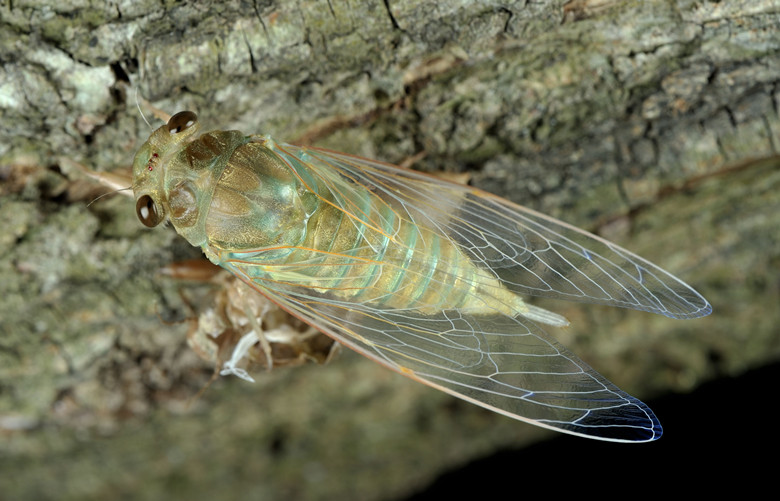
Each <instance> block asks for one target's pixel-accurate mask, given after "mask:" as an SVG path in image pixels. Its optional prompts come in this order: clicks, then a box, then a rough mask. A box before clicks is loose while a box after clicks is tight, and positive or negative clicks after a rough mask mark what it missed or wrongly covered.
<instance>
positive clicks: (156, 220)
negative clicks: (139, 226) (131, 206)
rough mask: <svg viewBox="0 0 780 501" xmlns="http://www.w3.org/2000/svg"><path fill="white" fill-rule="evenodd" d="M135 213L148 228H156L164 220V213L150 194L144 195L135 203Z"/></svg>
mask: <svg viewBox="0 0 780 501" xmlns="http://www.w3.org/2000/svg"><path fill="white" fill-rule="evenodd" d="M135 214H136V215H137V216H138V219H140V220H141V223H143V225H144V226H146V227H148V228H154V227H155V226H157V225H158V224H160V223H161V222H162V214H161V213H160V210H159V209H158V208H157V204H156V203H155V202H154V200H153V199H152V197H150V196H149V195H142V196H141V197H140V198H139V199H138V201H137V202H136V203H135Z"/></svg>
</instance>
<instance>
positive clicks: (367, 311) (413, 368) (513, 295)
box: [133, 111, 711, 441]
mask: <svg viewBox="0 0 780 501" xmlns="http://www.w3.org/2000/svg"><path fill="white" fill-rule="evenodd" d="M199 132H200V124H199V123H198V120H197V116H196V115H195V113H192V112H189V111H185V112H181V113H178V114H176V115H174V116H173V117H172V118H171V119H170V120H169V121H168V123H167V124H166V125H164V126H162V127H160V128H159V129H157V130H156V131H155V132H153V133H152V135H151V136H150V137H149V140H148V141H147V142H146V143H145V144H144V145H143V146H142V147H141V148H140V150H139V152H138V154H137V155H136V157H135V162H134V165H133V191H134V193H135V198H136V210H137V214H138V217H139V219H140V220H141V222H142V223H143V224H145V225H146V226H149V227H153V226H157V225H159V224H160V223H162V222H163V221H165V220H170V221H171V223H172V224H173V226H174V228H175V229H176V231H177V232H178V233H179V234H180V235H182V236H183V237H184V238H186V239H187V240H188V241H189V242H190V243H191V244H192V245H195V246H199V247H201V248H202V249H203V252H204V253H205V254H206V256H207V257H208V258H209V259H210V260H211V261H212V262H214V263H215V264H218V265H220V266H222V267H224V268H226V269H227V270H229V271H230V272H231V273H233V274H234V275H236V276H237V277H238V278H240V279H241V280H243V281H244V282H246V283H247V284H249V285H250V286H251V287H252V288H254V289H255V290H256V291H258V292H259V293H262V294H264V295H265V296H267V297H268V298H270V299H271V300H272V301H273V302H275V303H277V304H278V305H279V306H280V307H282V308H283V309H285V310H287V311H288V312H290V313H292V314H293V315H295V316H297V317H299V318H300V319H302V320H304V321H305V322H307V323H309V324H310V325H312V326H314V327H316V328H317V329H320V330H321V331H323V332H324V333H326V334H328V335H329V336H331V337H332V338H334V339H336V340H337V341H339V342H340V343H342V344H344V345H346V346H348V347H350V348H352V349H354V350H356V351H358V352H359V353H362V354H363V355H365V356H367V357H369V358H371V359H373V360H375V361H376V362H379V363H380V364H382V365H385V366H387V367H389V368H391V369H393V370H395V371H397V372H400V373H401V374H404V375H406V376H408V377H411V378H412V379H415V380H417V381H420V382H422V383H425V384H427V385H430V386H432V387H434V388H437V389H439V390H442V391H445V392H447V393H451V394H453V395H455V396H458V397H460V398H463V399H465V400H467V401H469V402H472V403H475V404H478V405H481V406H483V407H486V408H488V409H491V410H493V411H496V412H499V413H501V414H505V415H507V416H510V417H513V418H516V419H520V420H523V421H527V422H529V423H532V424H535V425H539V426H543V427H547V428H552V429H556V430H558V431H563V432H567V433H571V434H575V435H581V436H585V437H590V438H599V439H604V440H614V441H650V440H655V439H657V438H658V437H660V435H661V426H660V424H659V422H658V419H657V418H656V417H655V415H654V414H653V412H652V411H651V410H650V409H649V408H648V407H647V406H646V405H645V404H644V403H642V402H641V401H639V400H637V399H636V398H634V397H632V396H630V395H628V394H627V393H625V392H623V391H622V390H620V389H619V388H617V387H616V386H615V385H614V384H612V383H611V382H609V381H608V380H606V379H605V378H604V377H603V376H601V375H599V374H598V373H597V372H595V371H594V370H592V369H591V368H590V367H588V366H587V365H586V364H585V363H584V362H582V361H581V360H580V359H579V358H577V357H576V356H575V355H574V354H573V353H571V352H570V351H568V350H567V349H566V348H564V347H563V346H561V345H560V344H559V343H558V342H557V341H555V340H554V339H553V338H552V337H550V336H549V335H548V334H547V333H546V332H545V331H544V330H542V328H541V327H540V324H547V325H551V326H563V325H566V324H567V323H568V322H567V320H566V319H565V318H564V317H563V316H561V315H558V314H556V313H553V312H550V311H547V310H545V309H542V308H540V307H537V306H532V305H530V304H528V303H527V302H526V301H525V300H524V299H523V298H524V297H527V296H544V297H549V298H556V299H565V300H570V301H582V302H588V303H598V304H606V305H612V306H620V307H625V308H634V309H637V310H645V311H648V312H653V313H659V314H661V315H666V316H668V317H672V318H694V317H700V316H704V315H707V314H709V313H710V311H711V307H710V305H709V303H708V302H707V301H706V300H705V299H704V298H703V297H702V296H701V295H699V294H698V293H697V292H696V291H695V290H693V289H692V288H691V287H690V286H688V285H686V284H685V283H683V282H682V281H680V280H679V279H677V278H675V277H674V276H672V275H671V274H669V273H667V272H666V271H664V270H662V269H660V268H659V267H657V266H655V265H653V264H651V263H649V262H647V261H645V260H644V259H642V258H640V257H638V256H636V255H634V254H632V253H630V252H628V251H626V250H624V249H622V248H620V247H618V246H616V245H614V244H612V243H610V242H608V241H606V240H604V239H602V238H599V237H597V236H594V235H591V234H589V233H587V232H584V231H582V230H579V229H577V228H575V227H572V226H569V225H567V224H565V223H562V222H560V221H557V220H555V219H552V218H550V217H547V216H544V215H542V214H539V213H536V212H534V211H531V210H529V209H525V208H523V207H520V206H518V205H515V204H513V203H511V202H509V201H507V200H504V199H502V198H499V197H496V196H493V195H491V194H489V193H486V192H484V191H480V190H478V189H475V188H471V187H468V186H461V185H457V184H451V183H448V182H446V181H442V180H439V179H436V178H433V177H429V176H426V175H423V174H420V173H417V172H414V171H411V170H405V169H401V168H398V167H395V166H393V165H388V164H385V163H381V162H377V161H373V160H367V159H364V158H358V157H355V156H351V155H346V154H343V153H336V152H333V151H327V150H323V149H318V148H311V147H300V146H293V145H289V144H282V143H277V142H275V141H274V140H272V139H271V138H270V137H268V136H259V135H246V134H243V133H241V132H239V131H211V132H207V133H204V134H199Z"/></svg>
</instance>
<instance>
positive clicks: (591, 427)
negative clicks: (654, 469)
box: [225, 260, 662, 442]
mask: <svg viewBox="0 0 780 501" xmlns="http://www.w3.org/2000/svg"><path fill="white" fill-rule="evenodd" d="M225 266H226V267H227V268H228V269H230V270H231V271H232V272H233V273H234V274H236V275H237V276H239V277H240V278H242V279H243V280H245V281H247V282H248V283H250V284H251V285H253V286H254V287H255V288H256V289H257V290H258V291H260V292H262V293H264V294H266V295H267V296H269V297H270V298H271V299H272V300H274V301H276V302H277V303H279V304H280V305H281V306H282V307H283V308H285V309H287V310H288V311H289V312H290V313H292V314H294V315H296V316H298V317H300V318H301V319H303V320H304V321H306V322H308V323H310V324H312V325H315V326H316V327H317V328H319V329H321V330H323V331H324V332H325V333H327V334H329V335H330V336H332V337H333V338H335V339H337V340H338V341H339V342H341V343H342V344H345V345H347V346H348V347H350V348H352V349H354V350H356V351H358V352H359V353H362V354H363V355H365V356H367V357H369V358H371V359H373V360H375V361H377V362H379V363H381V364H382V365H385V366H387V367H389V368H391V369H393V370H396V371H398V372H400V373H402V374H404V375H406V376H409V377H411V378H413V379H416V380H418V381H420V382H422V383H425V384H428V385H430V386H432V387H434V388H437V389H439V390H442V391H445V392H447V393H450V394H452V395H455V396H458V397H460V398H463V399H465V400H468V401H470V402H472V403H475V404H478V405H481V406H483V407H486V408H488V409H491V410H493V411H496V412H499V413H501V414H504V415H507V416H510V417H513V418H515V419H520V420H523V421H527V422H530V423H533V424H536V425H539V426H544V427H548V428H553V429H557V430H559V431H564V432H567V433H572V434H576V435H583V436H588V437H591V438H600V439H604V440H613V441H630V442H642V441H651V440H655V439H657V438H658V437H660V436H661V433H662V430H661V425H660V424H659V422H658V420H657V419H656V417H655V415H654V414H653V413H652V411H651V410H650V409H649V408H648V407H647V406H646V405H645V404H643V403H642V402H641V401H639V400H637V399H636V398H634V397H632V396H630V395H628V394H626V393H625V392H623V391H621V390H620V389H619V388H617V387H616V386H615V385H613V384H612V383H610V382H609V381H608V380H606V379H605V378H604V377H603V376H601V375H599V374H598V373H596V372H595V371H593V370H592V369H591V368H590V367H588V366H587V365H586V364H585V363H584V362H583V361H581V360H580V359H578V358H577V357H576V356H575V355H574V354H572V353H571V352H569V351H568V350H567V349H566V348H564V347H563V346H561V345H560V344H558V343H557V342H556V341H555V340H553V339H552V338H550V337H549V336H548V335H547V334H546V333H545V332H544V331H543V330H542V329H541V328H539V327H538V326H536V325H535V324H534V323H532V322H530V321H528V320H526V319H524V318H523V317H521V316H518V317H511V316H508V315H500V314H492V315H491V314H488V315H485V314H478V315H472V314H469V313H468V312H466V311H462V310H444V311H440V312H438V313H435V314H431V315H422V314H420V313H419V312H418V311H416V310H414V309H394V310H388V309H382V308H375V307H372V306H371V305H368V304H360V303H350V302H343V301H338V300H334V299H332V298H330V297H328V295H327V294H322V293H319V292H315V291H313V290H309V289H307V288H305V287H302V286H300V285H297V284H289V283H279V282H270V281H266V280H263V279H262V278H261V277H260V276H259V275H258V274H257V273H256V270H253V269H252V268H253V265H251V264H250V263H247V262H243V261H230V260H228V262H226V263H225Z"/></svg>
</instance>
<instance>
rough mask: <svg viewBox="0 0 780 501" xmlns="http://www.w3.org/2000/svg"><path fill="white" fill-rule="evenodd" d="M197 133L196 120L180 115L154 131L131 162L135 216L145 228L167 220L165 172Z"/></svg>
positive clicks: (188, 114) (183, 114)
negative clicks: (172, 159) (167, 166)
mask: <svg viewBox="0 0 780 501" xmlns="http://www.w3.org/2000/svg"><path fill="white" fill-rule="evenodd" d="M198 129H200V124H199V123H198V117H197V115H196V114H195V113H193V112H191V111H182V112H180V113H177V114H175V115H173V116H172V117H171V119H170V120H168V123H167V124H165V125H163V126H162V127H160V128H159V129H157V130H156V131H154V132H153V133H152V135H151V136H149V139H148V140H147V141H146V142H145V143H144V144H143V146H141V148H140V149H139V150H138V153H136V155H135V160H134V161H133V193H134V194H135V200H136V205H135V208H136V214H137V215H138V219H140V220H141V223H143V224H144V225H145V226H148V227H150V228H153V227H155V226H157V225H158V224H160V223H162V222H163V221H165V220H166V218H167V217H168V216H169V214H168V209H169V204H168V193H166V186H165V183H166V175H165V173H166V169H165V168H164V166H166V165H168V164H169V163H170V160H171V158H172V157H174V156H175V155H176V154H177V153H178V152H179V151H180V150H181V148H182V146H183V145H185V144H187V143H188V142H189V141H192V139H193V138H194V137H196V134H197V132H198Z"/></svg>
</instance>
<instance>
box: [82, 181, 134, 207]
mask: <svg viewBox="0 0 780 501" xmlns="http://www.w3.org/2000/svg"><path fill="white" fill-rule="evenodd" d="M132 189H133V187H132V186H128V187H126V188H119V189H118V190H113V191H109V192H108V193H103V194H102V195H100V196H99V197H97V198H95V199H94V200H92V201H91V202H90V203H88V204H87V208H89V206H91V205H92V204H94V203H95V202H97V201H98V200H100V199H101V198H103V197H107V196H108V195H113V194H114V193H119V192H120V191H126V190H132Z"/></svg>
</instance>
